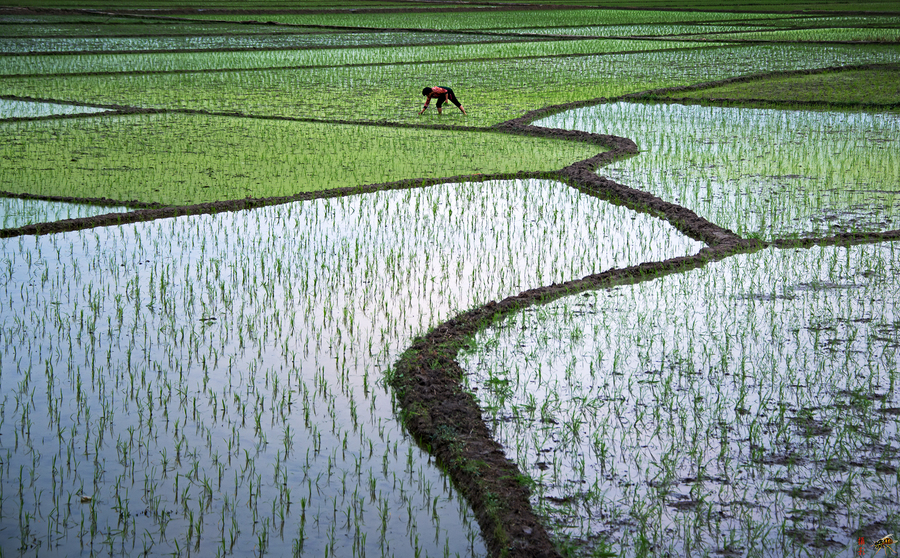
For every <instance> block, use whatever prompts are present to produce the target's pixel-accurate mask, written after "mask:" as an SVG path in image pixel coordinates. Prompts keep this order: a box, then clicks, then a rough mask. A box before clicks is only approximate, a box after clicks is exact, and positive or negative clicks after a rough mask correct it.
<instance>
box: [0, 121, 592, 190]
mask: <svg viewBox="0 0 900 558" xmlns="http://www.w3.org/2000/svg"><path fill="white" fill-rule="evenodd" d="M453 109H454V110H455V107H453ZM460 116H461V115H460ZM0 131H2V132H0V133H2V134H3V136H4V137H6V138H9V139H8V141H6V142H4V145H3V146H2V147H0V157H2V159H3V166H2V170H0V190H5V191H9V192H15V193H29V194H35V195H44V196H72V197H84V198H101V197H103V198H109V199H115V200H123V201H130V200H137V201H141V202H158V203H162V204H172V205H183V204H194V203H203V202H211V201H217V200H224V199H239V198H246V197H252V198H261V197H272V196H287V195H291V194H295V193H298V192H309V191H316V190H325V189H332V188H340V187H349V186H358V185H362V184H373V183H381V182H390V181H396V180H398V179H403V178H420V177H424V178H432V177H434V178H440V177H448V176H457V175H465V174H477V173H480V174H491V173H504V172H516V171H518V170H520V169H528V170H532V171H552V170H556V169H559V168H562V167H564V166H566V165H568V164H571V163H572V162H573V161H579V160H582V159H586V158H589V157H592V156H594V155H596V154H597V153H598V152H600V151H602V150H603V149H602V148H601V147H599V146H596V145H588V144H585V143H577V142H572V141H557V140H550V139H540V138H531V137H524V136H513V135H508V134H500V133H491V132H471V131H445V130H433V129H406V128H389V127H382V126H352V125H338V124H318V123H306V122H291V121H282V120H263V119H252V118H230V117H217V116H209V115H184V114H156V115H127V116H121V117H106V118H103V119H98V118H75V119H66V120H44V121H23V122H6V123H0Z"/></svg>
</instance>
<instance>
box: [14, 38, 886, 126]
mask: <svg viewBox="0 0 900 558" xmlns="http://www.w3.org/2000/svg"><path fill="white" fill-rule="evenodd" d="M898 61H900V49H897V48H894V47H888V46H870V47H862V48H860V47H852V46H849V45H848V46H844V45H838V46H836V47H835V48H832V49H828V50H822V49H821V48H818V47H816V46H810V45H772V46H762V47H756V48H745V47H729V48H708V49H695V48H690V49H684V50H675V51H665V52H644V53H635V54H608V55H597V56H575V57H566V58H561V59H560V58H530V59H493V60H485V61H466V62H456V63H448V62H435V63H421V64H388V65H372V66H363V67H329V68H310V69H302V70H299V69H298V70H294V69H276V70H256V71H242V72H228V71H222V72H210V73H203V74H188V73H175V74H146V75H140V74H137V75H136V74H126V75H103V76H94V75H90V76H70V77H66V79H59V78H57V77H52V76H50V77H28V78H16V77H9V78H5V79H2V80H0V91H2V92H3V93H4V94H7V95H17V96H30V97H34V98H43V99H57V100H68V101H72V102H87V103H99V104H120V105H130V106H138V107H144V108H170V109H197V110H208V111H228V112H234V111H237V112H241V113H243V114H248V115H266V116H290V117H301V118H316V119H353V120H364V121H372V122H379V121H389V122H403V123H427V124H433V123H438V122H440V123H444V124H464V125H469V126H490V125H493V124H496V123H498V122H503V121H505V120H508V119H511V118H516V117H518V116H521V115H522V114H524V113H525V112H527V111H529V110H533V109H535V108H539V107H543V106H547V105H551V104H559V103H566V102H573V101H581V100H585V99H592V98H596V97H611V96H617V95H624V94H627V93H636V92H639V91H643V90H647V89H654V88H662V87H674V86H679V85H690V84H694V83H701V82H706V81H711V80H719V79H724V78H727V77H731V76H734V75H741V74H753V73H761V72H771V71H787V70H795V69H798V68H818V67H823V66H836V65H846V64H871V63H887V62H898ZM435 82H437V83H435ZM423 83H433V84H435V85H438V84H440V85H448V86H450V87H452V88H453V89H454V91H455V92H456V93H457V96H458V97H459V99H460V100H461V102H462V103H463V106H464V107H465V108H466V110H467V111H468V112H469V117H468V118H464V117H463V116H462V114H461V113H459V112H458V111H456V110H455V108H454V109H453V110H452V111H447V112H446V113H445V114H444V116H443V118H441V119H439V118H437V115H436V114H435V112H434V111H433V109H432V110H430V111H429V112H428V113H426V114H425V115H424V117H423V118H418V117H417V116H416V115H417V112H418V110H419V109H420V108H421V106H422V105H421V103H422V100H423V97H422V95H421V89H422V87H423ZM173 92H177V94H173Z"/></svg>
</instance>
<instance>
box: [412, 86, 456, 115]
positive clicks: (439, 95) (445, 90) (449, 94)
mask: <svg viewBox="0 0 900 558" xmlns="http://www.w3.org/2000/svg"><path fill="white" fill-rule="evenodd" d="M422 95H425V106H424V107H422V110H420V111H419V114H420V115H421V114H422V113H423V112H425V109H427V108H428V103H430V102H431V100H432V99H437V109H438V114H441V110H442V109H441V105H443V104H444V103H446V102H447V101H450V102H451V103H453V104H454V105H456V106H457V107H459V110H461V111H462V113H463V114H466V109H464V108H462V103H460V102H459V99H457V98H456V95H454V94H453V90H452V89H450V88H449V87H426V88H425V89H423V90H422Z"/></svg>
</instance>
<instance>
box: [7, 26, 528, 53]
mask: <svg viewBox="0 0 900 558" xmlns="http://www.w3.org/2000/svg"><path fill="white" fill-rule="evenodd" d="M500 40H503V38H502V37H498V36H496V35H470V34H464V35H462V34H436V33H424V32H423V33H418V32H411V31H402V32H374V33H373V32H370V33H359V32H350V33H347V32H344V33H295V34H287V33H269V34H249V35H244V34H240V35H238V34H222V35H189V36H181V35H178V36H170V35H160V36H135V37H14V38H0V53H2V54H27V53H31V52H35V53H57V52H58V53H68V52H129V51H167V50H171V51H178V50H217V49H228V50H243V49H257V50H259V49H301V48H328V47H343V46H390V45H394V44H458V43H466V42H478V41H493V42H496V41H500ZM506 40H516V37H507V38H506Z"/></svg>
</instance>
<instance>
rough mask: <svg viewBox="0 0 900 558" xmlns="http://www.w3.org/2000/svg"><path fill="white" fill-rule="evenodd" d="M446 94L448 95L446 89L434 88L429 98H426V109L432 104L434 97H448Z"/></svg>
mask: <svg viewBox="0 0 900 558" xmlns="http://www.w3.org/2000/svg"><path fill="white" fill-rule="evenodd" d="M446 94H447V90H446V89H444V88H443V87H432V88H431V93H429V94H428V96H427V97H425V106H426V107H427V106H428V103H430V102H431V99H432V98H433V97H440V96H441V95H446Z"/></svg>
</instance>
